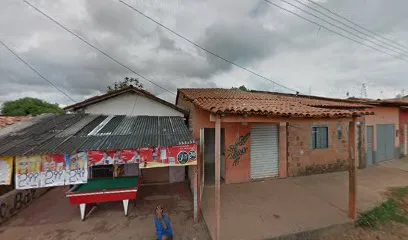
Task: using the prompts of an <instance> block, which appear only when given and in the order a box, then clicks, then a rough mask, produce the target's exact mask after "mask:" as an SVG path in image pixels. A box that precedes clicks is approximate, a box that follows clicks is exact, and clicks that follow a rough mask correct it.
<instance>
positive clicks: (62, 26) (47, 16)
mask: <svg viewBox="0 0 408 240" xmlns="http://www.w3.org/2000/svg"><path fill="white" fill-rule="evenodd" d="M24 2H25V3H26V4H27V5H29V6H30V7H32V8H33V9H34V10H35V11H37V12H39V13H41V14H42V15H43V16H45V17H46V18H48V19H49V20H51V21H52V22H54V23H55V24H57V25H58V26H60V27H61V28H62V29H64V30H65V31H67V32H69V33H71V34H72V35H74V36H75V37H77V38H78V39H79V40H81V41H82V42H84V43H86V44H87V45H88V46H90V47H91V48H93V49H95V50H96V51H98V52H99V53H101V54H103V55H105V56H106V57H107V58H109V59H110V60H112V61H114V62H115V63H117V64H118V65H120V66H122V67H123V68H125V69H127V70H129V71H130V72H132V73H134V74H136V75H137V76H139V77H141V78H142V79H144V80H146V81H148V82H150V83H151V84H153V85H155V86H156V87H159V88H161V89H163V90H165V91H166V92H169V93H171V94H173V95H176V93H174V92H172V91H170V90H168V89H166V88H164V87H162V86H160V85H159V84H157V83H155V82H153V81H152V80H150V79H148V78H147V77H145V76H143V75H141V74H140V73H138V72H136V71H135V70H133V69H131V68H130V67H129V66H127V65H125V64H123V63H121V62H120V61H119V60H117V59H115V58H114V57H112V56H110V55H109V54H108V53H106V52H104V51H103V50H101V49H99V48H97V47H96V46H94V45H93V44H91V43H90V42H89V41H87V40H86V39H85V38H83V37H81V36H79V35H78V34H76V33H75V32H73V31H72V30H70V29H68V28H67V27H65V26H64V25H62V24H61V23H59V22H58V21H57V20H55V19H54V18H52V17H51V16H49V15H47V14H46V13H44V12H43V11H41V10H40V9H38V8H37V7H35V6H34V5H33V4H31V3H30V2H28V1H26V0H24Z"/></svg>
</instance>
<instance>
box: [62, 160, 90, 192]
mask: <svg viewBox="0 0 408 240" xmlns="http://www.w3.org/2000/svg"><path fill="white" fill-rule="evenodd" d="M65 161H66V174H65V185H74V184H82V183H87V182H88V153H87V152H79V153H75V154H72V155H68V154H66V155H65Z"/></svg>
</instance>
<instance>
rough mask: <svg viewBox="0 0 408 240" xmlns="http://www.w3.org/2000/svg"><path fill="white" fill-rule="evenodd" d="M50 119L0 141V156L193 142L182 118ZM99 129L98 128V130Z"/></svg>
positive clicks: (83, 116) (70, 116)
mask: <svg viewBox="0 0 408 240" xmlns="http://www.w3.org/2000/svg"><path fill="white" fill-rule="evenodd" d="M107 117H108V116H103V115H87V114H64V115H53V116H50V117H46V118H44V119H42V120H40V121H39V122H38V123H36V124H34V125H32V126H29V127H27V128H24V129H22V130H20V131H17V132H12V133H10V134H8V135H5V136H4V137H2V138H0V156H20V155H35V154H45V153H72V152H75V151H87V150H119V149H131V148H144V147H151V146H175V145H181V144H191V143H194V140H193V138H192V136H191V133H190V131H189V130H188V127H187V126H186V124H185V121H184V119H183V118H182V117H163V116H160V117H159V116H114V117H113V118H112V119H111V120H110V121H109V122H107V123H106V124H105V125H104V126H103V127H102V128H101V129H100V130H99V131H96V130H94V129H97V127H98V126H99V125H100V124H101V123H102V122H103V121H104V120H105V119H107ZM99 127H101V126H99Z"/></svg>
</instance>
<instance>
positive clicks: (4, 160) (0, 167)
mask: <svg viewBox="0 0 408 240" xmlns="http://www.w3.org/2000/svg"><path fill="white" fill-rule="evenodd" d="M12 174H13V158H11V157H1V158H0V185H10V184H11V175H12Z"/></svg>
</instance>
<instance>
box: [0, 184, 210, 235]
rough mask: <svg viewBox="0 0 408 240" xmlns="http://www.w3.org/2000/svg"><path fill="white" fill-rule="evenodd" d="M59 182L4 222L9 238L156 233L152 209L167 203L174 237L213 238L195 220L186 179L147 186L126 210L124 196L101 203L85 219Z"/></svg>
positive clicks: (1, 230) (1, 231)
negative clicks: (58, 186)
mask: <svg viewBox="0 0 408 240" xmlns="http://www.w3.org/2000/svg"><path fill="white" fill-rule="evenodd" d="M66 191H67V189H66V188H62V187H61V188H54V189H52V190H50V191H49V192H47V193H46V194H45V195H43V196H42V197H41V198H39V199H37V200H36V201H35V202H34V203H33V204H32V205H30V206H29V207H28V208H26V209H24V210H23V211H22V212H21V213H19V214H18V215H17V216H15V217H14V218H13V219H11V220H10V221H8V222H6V223H5V224H3V225H1V226H0V239H2V240H3V239H4V240H6V239H7V240H9V239H10V240H37V239H38V240H40V239H41V240H53V239H55V240H62V239H73V240H80V239H87V240H88V239H98V240H102V239H117V240H121V239H148V240H152V239H155V229H154V222H153V209H154V207H155V206H157V205H158V204H163V205H164V206H165V207H166V208H167V209H168V212H169V216H170V219H171V221H172V225H173V229H174V232H175V239H189V240H190V239H197V240H201V239H203V240H206V239H209V235H208V232H207V228H206V225H205V222H204V221H200V223H197V224H195V223H194V221H193V201H192V194H191V191H190V189H189V186H188V185H187V184H185V183H181V184H171V185H154V186H142V187H141V188H140V192H139V194H138V198H137V199H136V201H133V203H131V204H129V215H128V217H125V216H124V212H123V205H122V203H121V202H116V203H104V204H101V205H99V206H98V207H97V208H96V209H95V210H94V211H93V212H91V214H90V215H89V216H88V218H87V219H86V220H85V221H81V220H80V213H79V207H78V206H75V205H71V204H70V203H69V202H68V199H67V198H66V197H65V192H66Z"/></svg>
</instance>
